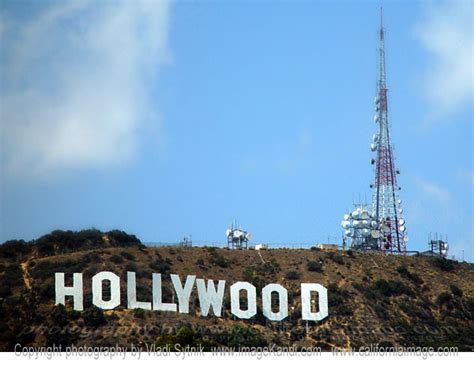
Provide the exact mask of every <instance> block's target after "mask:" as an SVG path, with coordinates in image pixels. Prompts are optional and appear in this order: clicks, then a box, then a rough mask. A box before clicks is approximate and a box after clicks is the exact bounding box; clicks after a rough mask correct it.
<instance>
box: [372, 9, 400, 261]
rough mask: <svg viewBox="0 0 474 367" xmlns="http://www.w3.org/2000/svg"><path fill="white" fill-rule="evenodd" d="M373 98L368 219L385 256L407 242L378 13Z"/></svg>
mask: <svg viewBox="0 0 474 367" xmlns="http://www.w3.org/2000/svg"><path fill="white" fill-rule="evenodd" d="M377 89H378V90H377V96H376V97H375V111H376V114H375V116H374V120H375V122H376V123H377V124H378V126H379V129H378V133H377V134H375V135H374V137H373V143H372V145H371V149H372V151H374V152H376V158H375V180H374V184H373V185H371V186H372V188H373V194H372V217H373V218H374V219H375V220H376V221H377V222H379V223H380V234H381V235H380V237H379V238H378V239H377V243H378V247H379V249H380V250H384V251H388V252H405V251H406V242H407V241H408V238H407V236H406V234H405V232H406V227H405V219H404V218H403V215H402V214H403V209H402V208H401V207H400V204H401V200H400V199H399V197H398V191H399V190H400V187H398V185H397V175H398V174H400V171H398V170H396V169H395V157H394V154H393V148H392V144H391V141H390V123H389V120H388V96H387V94H388V93H387V92H388V89H387V83H386V73H385V39H384V28H383V12H382V9H381V11H380V49H379V80H378V85H377Z"/></svg>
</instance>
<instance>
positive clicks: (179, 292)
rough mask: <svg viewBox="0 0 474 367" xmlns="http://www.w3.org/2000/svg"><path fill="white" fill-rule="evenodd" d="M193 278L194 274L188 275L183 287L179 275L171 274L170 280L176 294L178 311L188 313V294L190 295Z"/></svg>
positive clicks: (194, 277)
mask: <svg viewBox="0 0 474 367" xmlns="http://www.w3.org/2000/svg"><path fill="white" fill-rule="evenodd" d="M194 279H196V276H195V275H188V276H187V277H186V284H185V285H184V288H183V286H182V284H181V280H180V279H179V275H176V274H171V281H172V282H173V286H174V289H175V290H176V296H177V297H178V305H179V312H180V313H189V296H191V291H192V290H193V285H194Z"/></svg>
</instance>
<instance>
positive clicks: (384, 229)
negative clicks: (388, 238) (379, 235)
mask: <svg viewBox="0 0 474 367" xmlns="http://www.w3.org/2000/svg"><path fill="white" fill-rule="evenodd" d="M382 231H384V232H388V231H390V227H389V226H387V225H386V224H383V225H382Z"/></svg>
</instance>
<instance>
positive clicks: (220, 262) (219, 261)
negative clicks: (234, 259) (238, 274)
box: [209, 247, 229, 268]
mask: <svg viewBox="0 0 474 367" xmlns="http://www.w3.org/2000/svg"><path fill="white" fill-rule="evenodd" d="M209 253H210V255H211V264H215V265H217V266H219V267H221V268H227V267H228V266H229V261H228V260H227V259H226V258H225V257H224V256H222V255H221V254H219V253H218V252H217V250H216V249H215V248H213V247H210V248H209Z"/></svg>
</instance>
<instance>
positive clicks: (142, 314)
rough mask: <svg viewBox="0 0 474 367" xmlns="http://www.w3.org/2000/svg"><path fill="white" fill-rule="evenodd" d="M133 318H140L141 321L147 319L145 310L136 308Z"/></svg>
mask: <svg viewBox="0 0 474 367" xmlns="http://www.w3.org/2000/svg"><path fill="white" fill-rule="evenodd" d="M132 312H133V316H135V317H138V318H139V319H143V318H145V310H144V309H143V308H134V309H133V311H132Z"/></svg>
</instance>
